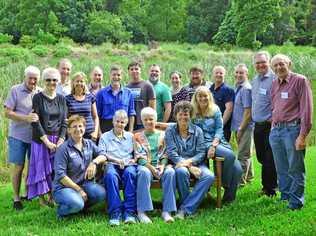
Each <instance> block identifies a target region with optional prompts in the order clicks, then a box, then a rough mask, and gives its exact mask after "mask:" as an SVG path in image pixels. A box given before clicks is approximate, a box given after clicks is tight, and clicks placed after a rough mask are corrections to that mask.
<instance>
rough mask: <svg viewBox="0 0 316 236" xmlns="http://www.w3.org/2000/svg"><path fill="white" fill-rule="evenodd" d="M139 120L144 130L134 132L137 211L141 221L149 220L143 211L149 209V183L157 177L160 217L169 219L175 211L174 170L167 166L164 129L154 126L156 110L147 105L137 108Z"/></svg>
mask: <svg viewBox="0 0 316 236" xmlns="http://www.w3.org/2000/svg"><path fill="white" fill-rule="evenodd" d="M141 119H142V123H143V125H144V128H145V130H144V131H141V132H138V133H136V134H135V140H136V142H137V143H138V144H139V146H140V147H138V148H137V158H138V167H137V212H138V219H139V221H140V222H141V223H151V220H150V218H149V217H148V216H147V215H146V213H145V212H146V211H152V210H153V204H152V200H151V196H150V185H151V181H152V179H153V178H155V179H159V180H160V181H161V185H162V191H163V202H162V218H163V220H164V221H165V222H167V223H168V222H173V221H174V219H173V217H172V216H171V215H170V212H173V211H176V210H177V207H176V197H175V191H176V181H175V171H174V169H173V168H172V166H171V165H169V166H167V164H168V159H167V155H166V154H165V143H164V136H165V135H164V132H163V131H159V130H156V129H155V124H156V121H157V112H156V111H155V110H154V109H152V108H151V107H145V108H144V109H142V111H141Z"/></svg>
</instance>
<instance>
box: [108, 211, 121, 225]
mask: <svg viewBox="0 0 316 236" xmlns="http://www.w3.org/2000/svg"><path fill="white" fill-rule="evenodd" d="M121 218H122V216H121V213H119V212H114V213H112V215H111V217H110V220H109V224H110V226H119V225H120V222H121Z"/></svg>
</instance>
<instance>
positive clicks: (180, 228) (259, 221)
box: [0, 147, 316, 236]
mask: <svg viewBox="0 0 316 236" xmlns="http://www.w3.org/2000/svg"><path fill="white" fill-rule="evenodd" d="M315 156H316V147H310V148H308V150H307V155H306V169H307V170H306V172H307V187H306V195H305V196H306V204H305V207H304V208H303V209H302V210H300V211H290V210H288V209H287V208H286V203H284V202H280V201H279V199H278V198H273V199H271V198H267V197H259V196H258V191H259V189H260V170H259V166H258V163H257V162H255V168H256V178H255V181H254V182H253V183H252V184H250V185H248V186H246V187H244V188H241V189H239V192H238V199H237V200H236V202H235V203H234V204H232V205H229V206H224V207H223V208H222V209H220V210H217V209H215V201H214V200H212V199H205V200H204V201H203V203H202V207H201V209H200V210H199V211H198V213H197V214H196V216H195V217H194V218H190V219H186V220H184V221H176V222H175V223H173V224H165V223H164V222H163V221H162V220H161V219H160V211H155V212H153V213H152V214H151V216H152V219H153V222H154V223H153V224H151V225H143V224H135V225H121V226H119V227H115V228H112V227H110V226H109V225H108V216H107V214H106V211H105V206H104V204H100V205H98V206H95V207H94V208H93V209H91V210H90V211H89V212H88V213H85V214H81V215H75V216H72V217H69V218H68V219H65V220H57V218H56V214H55V209H50V208H40V207H39V205H38V202H37V200H33V201H31V202H26V203H24V206H25V209H24V210H23V211H21V212H15V211H14V210H13V209H12V200H11V193H12V192H11V186H10V185H8V184H6V185H1V186H0V199H1V201H0V215H1V217H0V235H1V236H2V235H172V236H174V235H315V234H316V185H315V180H316V171H315V170H316V162H315ZM254 159H255V157H254ZM213 191H214V189H212V192H213ZM153 195H154V196H155V197H154V198H155V202H156V205H158V206H159V205H160V204H159V199H160V197H161V193H160V191H158V190H157V191H156V190H155V192H154V193H153ZM213 196H214V194H213ZM278 197H279V196H278Z"/></svg>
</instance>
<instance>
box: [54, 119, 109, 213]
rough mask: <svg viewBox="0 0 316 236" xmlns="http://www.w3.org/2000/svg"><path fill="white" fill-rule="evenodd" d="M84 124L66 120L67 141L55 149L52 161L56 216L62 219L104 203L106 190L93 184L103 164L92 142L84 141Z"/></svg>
mask: <svg viewBox="0 0 316 236" xmlns="http://www.w3.org/2000/svg"><path fill="white" fill-rule="evenodd" d="M85 128H86V121H85V118H84V117H83V116H79V115H73V116H71V117H70V118H69V120H68V134H69V139H68V140H67V141H66V142H64V143H63V144H62V145H61V146H60V148H58V149H57V151H56V154H55V161H54V170H55V178H54V183H53V197H54V200H55V202H56V203H57V204H58V209H57V215H58V217H64V216H67V215H69V214H74V213H77V212H79V211H81V210H82V209H83V208H84V206H91V205H93V204H95V203H97V202H100V201H104V200H105V190H104V188H103V187H102V186H101V185H98V184H96V183H94V182H93V178H94V176H95V173H96V168H97V166H98V165H99V164H103V163H104V162H105V161H106V157H105V156H104V155H101V154H102V153H101V152H100V151H99V149H98V147H97V146H96V145H95V144H94V142H92V141H91V140H88V139H84V138H83V136H84V133H85Z"/></svg>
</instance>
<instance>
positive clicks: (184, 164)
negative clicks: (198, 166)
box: [176, 159, 192, 168]
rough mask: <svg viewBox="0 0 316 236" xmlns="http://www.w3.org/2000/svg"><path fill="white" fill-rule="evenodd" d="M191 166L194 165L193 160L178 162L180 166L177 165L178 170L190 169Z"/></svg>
mask: <svg viewBox="0 0 316 236" xmlns="http://www.w3.org/2000/svg"><path fill="white" fill-rule="evenodd" d="M191 165H192V160H191V159H186V160H183V161H180V162H178V164H177V165H176V168H179V167H190V166H191Z"/></svg>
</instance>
